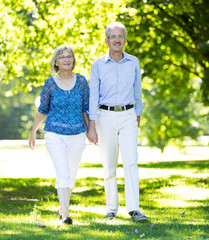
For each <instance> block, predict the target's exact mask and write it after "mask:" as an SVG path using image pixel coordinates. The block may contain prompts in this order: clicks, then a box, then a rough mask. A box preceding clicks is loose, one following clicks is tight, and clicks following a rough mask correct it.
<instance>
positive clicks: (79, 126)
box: [38, 73, 89, 135]
mask: <svg viewBox="0 0 209 240" xmlns="http://www.w3.org/2000/svg"><path fill="white" fill-rule="evenodd" d="M40 99H41V103H40V106H39V108H38V111H39V112H40V113H43V114H45V115H47V119H46V123H45V127H44V130H45V131H49V132H54V133H57V134H62V135H73V134H79V133H82V132H85V131H86V126H85V124H84V120H83V114H82V112H87V111H88V109H89V85H88V83H87V81H86V78H85V77H84V76H82V75H80V74H79V73H76V82H75V86H74V87H73V88H72V89H71V90H70V91H65V90H63V89H61V88H60V87H59V86H58V85H57V84H56V82H55V80H54V77H49V78H47V79H46V81H45V84H44V87H43V89H42V91H41V94H40Z"/></svg>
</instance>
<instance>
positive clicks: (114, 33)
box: [105, 27, 127, 53]
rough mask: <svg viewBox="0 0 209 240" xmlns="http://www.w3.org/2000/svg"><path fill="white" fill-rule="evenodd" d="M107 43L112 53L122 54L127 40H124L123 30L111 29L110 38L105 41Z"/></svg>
mask: <svg viewBox="0 0 209 240" xmlns="http://www.w3.org/2000/svg"><path fill="white" fill-rule="evenodd" d="M105 42H106V44H107V46H108V47H109V49H110V53H122V51H123V47H124V46H125V44H126V42H127V39H126V38H124V33H123V29H122V28H119V27H115V28H112V29H110V34H109V37H108V38H106V39H105Z"/></svg>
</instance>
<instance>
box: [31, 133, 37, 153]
mask: <svg viewBox="0 0 209 240" xmlns="http://www.w3.org/2000/svg"><path fill="white" fill-rule="evenodd" d="M35 145H36V135H35V134H31V135H30V139H29V146H30V148H31V149H32V150H34V149H35Z"/></svg>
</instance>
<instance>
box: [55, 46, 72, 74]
mask: <svg viewBox="0 0 209 240" xmlns="http://www.w3.org/2000/svg"><path fill="white" fill-rule="evenodd" d="M65 50H67V51H68V52H70V53H71V54H72V56H73V68H72V70H73V69H74V68H75V64H76V59H75V54H74V51H73V48H72V47H71V46H70V45H61V46H59V47H58V48H56V49H55V51H54V53H53V55H52V59H51V72H52V73H57V72H59V68H58V66H56V65H55V62H56V59H57V57H58V56H59V55H60V54H62V53H63V52H64V51H65Z"/></svg>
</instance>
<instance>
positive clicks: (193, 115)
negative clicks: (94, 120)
mask: <svg viewBox="0 0 209 240" xmlns="http://www.w3.org/2000/svg"><path fill="white" fill-rule="evenodd" d="M128 5H129V6H130V7H131V8H134V9H136V10H137V12H136V13H135V15H134V16H129V15H127V14H121V15H120V18H119V19H122V20H123V21H124V22H125V24H126V26H127V28H128V46H127V50H128V51H129V52H131V53H132V54H133V55H136V56H137V57H138V58H139V59H140V62H141V67H142V78H143V89H144V92H143V93H144V103H145V110H144V112H143V116H142V129H143V131H142V135H143V136H142V137H143V138H145V137H148V142H149V144H150V145H151V146H158V147H159V148H160V149H161V150H162V151H163V149H164V147H165V146H166V145H168V144H169V143H171V142H175V143H179V144H180V143H181V142H182V140H183V139H184V138H185V137H186V136H188V137H191V138H192V139H196V138H197V137H198V136H200V135H202V134H203V133H204V134H209V133H208V128H207V126H208V108H205V110H203V111H201V110H200V109H204V107H203V106H202V104H201V101H203V102H204V104H205V105H208V104H209V85H208V84H209V78H208V67H209V44H208V39H209V32H208V30H207V29H208V26H209V25H208V24H209V14H208V13H209V8H208V6H209V2H208V1H204V0H203V1H202V0H198V1H197V0H189V1H172V0H169V1H162V0H157V1H153V0H148V1H134V0H133V1H129V4H128ZM200 94H202V100H201V96H200ZM206 128H207V130H206Z"/></svg>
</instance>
